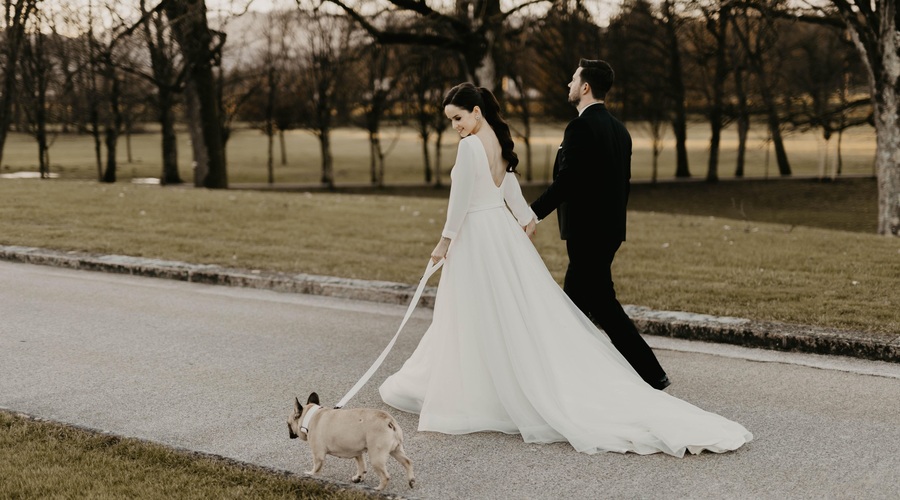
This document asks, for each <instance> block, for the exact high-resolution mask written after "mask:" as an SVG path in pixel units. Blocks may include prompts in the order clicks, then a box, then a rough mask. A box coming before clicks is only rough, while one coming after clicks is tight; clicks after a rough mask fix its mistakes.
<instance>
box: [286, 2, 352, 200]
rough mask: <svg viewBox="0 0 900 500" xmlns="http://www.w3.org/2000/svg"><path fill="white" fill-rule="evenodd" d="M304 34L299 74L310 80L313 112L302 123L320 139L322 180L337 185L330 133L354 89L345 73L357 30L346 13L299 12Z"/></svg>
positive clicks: (332, 185) (330, 186)
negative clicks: (342, 105) (345, 101)
mask: <svg viewBox="0 0 900 500" xmlns="http://www.w3.org/2000/svg"><path fill="white" fill-rule="evenodd" d="M300 14H301V15H302V16H303V17H302V22H303V27H302V28H301V31H303V32H304V33H305V37H306V38H305V40H304V42H305V43H304V44H303V49H302V54H301V56H300V57H299V60H298V62H299V64H300V67H299V68H298V69H299V71H300V74H302V75H304V76H305V78H304V79H306V80H308V81H309V86H310V89H309V91H310V93H309V94H308V95H310V97H311V102H310V108H311V112H310V113H309V114H308V116H307V117H306V119H305V120H304V122H303V126H304V127H306V128H307V129H309V130H310V131H312V132H313V134H314V135H315V136H316V138H318V139H319V148H320V151H321V155H322V177H321V182H322V184H325V185H326V186H328V187H329V188H333V187H334V158H333V156H332V151H331V132H332V129H333V128H334V119H335V114H336V113H335V112H336V108H337V107H338V106H339V105H341V104H342V101H343V100H344V99H345V98H346V96H347V95H348V93H349V92H351V91H353V90H354V89H353V87H352V85H353V84H354V82H355V79H353V78H349V77H347V76H346V70H347V67H349V66H350V64H351V61H352V60H353V57H354V47H355V46H356V45H358V43H359V42H358V40H357V38H358V37H357V35H358V31H357V30H355V29H354V26H353V24H352V21H351V20H350V19H348V18H347V17H346V16H343V15H330V14H325V13H323V12H318V13H313V14H312V15H309V13H308V12H306V11H302V10H301V11H300Z"/></svg>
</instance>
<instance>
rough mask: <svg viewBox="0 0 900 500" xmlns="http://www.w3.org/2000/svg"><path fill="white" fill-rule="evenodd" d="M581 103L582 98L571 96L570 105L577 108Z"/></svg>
mask: <svg viewBox="0 0 900 500" xmlns="http://www.w3.org/2000/svg"><path fill="white" fill-rule="evenodd" d="M580 103H581V96H571V95H570V96H569V104H571V105H572V106H575V107H576V108H577V107H578V105H579V104H580Z"/></svg>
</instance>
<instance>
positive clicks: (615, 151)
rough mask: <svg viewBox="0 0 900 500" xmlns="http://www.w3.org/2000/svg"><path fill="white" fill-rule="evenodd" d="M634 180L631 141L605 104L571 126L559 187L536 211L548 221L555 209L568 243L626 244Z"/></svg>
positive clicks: (557, 174)
mask: <svg viewBox="0 0 900 500" xmlns="http://www.w3.org/2000/svg"><path fill="white" fill-rule="evenodd" d="M630 179H631V135H630V134H629V133H628V130H626V129H625V126H624V125H622V123H621V122H620V121H619V120H617V119H616V118H615V117H613V116H612V115H611V114H610V113H609V111H608V110H607V109H606V106H605V105H603V104H593V105H591V106H588V107H587V108H586V109H585V110H584V112H583V113H582V114H581V116H579V117H578V118H576V119H574V120H572V121H571V122H569V125H568V126H567V127H566V132H565V135H564V136H563V142H562V145H560V147H559V151H558V152H557V153H556V162H555V163H554V165H553V183H552V184H551V185H550V187H548V188H547V190H546V191H545V192H544V194H542V195H541V196H540V197H539V198H538V199H537V200H535V201H534V203H532V204H531V208H532V210H534V213H535V215H537V216H538V218H539V219H543V218H544V217H546V216H547V215H549V214H550V212H552V211H553V210H554V209H555V210H556V211H557V216H558V217H559V233H560V237H561V238H562V239H564V240H578V241H587V240H593V241H597V240H598V239H599V240H600V241H602V242H605V243H621V242H622V241H625V207H626V205H627V204H628V193H629V181H630Z"/></svg>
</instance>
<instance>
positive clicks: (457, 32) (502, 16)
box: [298, 0, 551, 90]
mask: <svg viewBox="0 0 900 500" xmlns="http://www.w3.org/2000/svg"><path fill="white" fill-rule="evenodd" d="M324 1H325V2H330V3H332V4H334V5H337V6H338V7H340V8H341V9H343V10H344V11H345V12H346V13H347V14H348V15H350V16H351V17H352V18H353V19H355V20H356V21H357V22H358V23H359V24H360V25H361V26H362V27H363V28H364V29H365V30H366V31H367V32H368V33H369V34H370V35H371V36H372V37H373V38H374V39H375V40H376V41H378V42H379V43H382V44H400V45H416V46H420V47H434V48H442V49H446V50H450V51H453V52H455V53H457V54H458V55H459V56H460V57H459V58H460V60H461V62H462V65H463V68H464V71H465V72H466V78H467V79H468V80H471V81H473V82H475V83H476V84H478V85H480V86H483V87H487V88H489V89H491V90H494V89H495V88H496V84H497V73H496V69H497V64H496V57H497V54H496V49H497V47H496V44H497V42H498V40H500V39H501V38H502V37H504V36H506V34H505V30H506V26H505V23H506V21H507V19H508V18H509V17H510V16H512V15H514V14H515V13H517V12H518V11H520V10H521V9H524V8H527V7H529V6H532V5H537V4H545V5H546V4H550V3H551V2H550V0H526V1H522V2H521V3H519V4H518V5H515V6H513V7H511V8H509V9H507V10H506V11H504V10H503V9H502V8H501V5H500V4H501V2H500V0H455V1H454V2H452V3H449V2H445V3H444V5H446V7H444V8H442V9H441V8H437V7H432V6H430V5H429V4H428V2H427V1H426V0H387V1H388V2H389V3H390V5H392V6H393V7H394V9H395V11H396V12H397V14H398V15H403V16H405V17H408V16H409V15H412V16H414V19H415V22H413V23H406V24H404V25H403V26H405V27H404V28H403V29H391V28H387V29H383V28H380V27H378V26H376V25H375V24H374V23H373V22H372V21H371V20H370V19H369V17H368V16H366V15H364V13H363V10H362V8H363V6H364V4H365V3H366V0H357V1H356V2H350V1H345V0H324ZM298 2H299V0H298ZM433 3H434V4H440V2H437V1H435V2H433ZM448 4H449V5H448Z"/></svg>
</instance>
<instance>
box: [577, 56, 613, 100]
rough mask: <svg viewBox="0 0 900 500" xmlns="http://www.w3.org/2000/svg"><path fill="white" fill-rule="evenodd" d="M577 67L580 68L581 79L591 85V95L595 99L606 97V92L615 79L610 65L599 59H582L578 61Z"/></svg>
mask: <svg viewBox="0 0 900 500" xmlns="http://www.w3.org/2000/svg"><path fill="white" fill-rule="evenodd" d="M578 67H579V68H581V81H582V82H584V83H586V84H588V85H590V86H591V95H593V96H594V98H595V99H606V93H607V92H609V89H610V88H612V84H613V81H615V79H616V73H615V71H613V69H612V66H610V65H609V63H608V62H606V61H601V60H599V59H582V60H580V61H578Z"/></svg>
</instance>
